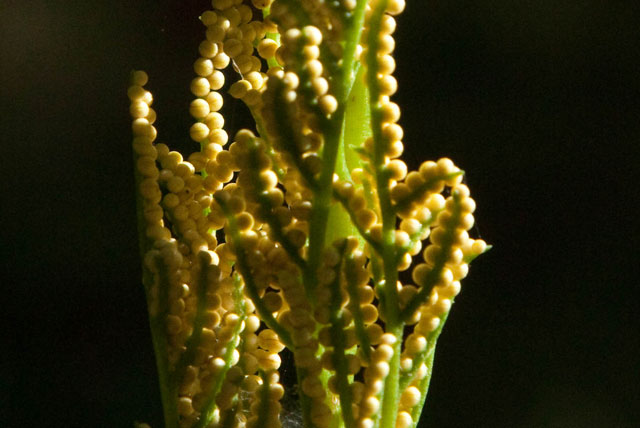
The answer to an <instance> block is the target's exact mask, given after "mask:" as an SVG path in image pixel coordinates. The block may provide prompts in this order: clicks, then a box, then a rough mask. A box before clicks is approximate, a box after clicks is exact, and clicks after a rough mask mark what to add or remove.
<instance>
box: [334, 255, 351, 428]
mask: <svg viewBox="0 0 640 428" xmlns="http://www.w3.org/2000/svg"><path fill="white" fill-rule="evenodd" d="M344 252H345V247H344V245H343V246H342V248H340V258H341V262H340V264H339V265H338V268H337V272H336V278H335V280H334V281H333V283H332V284H330V287H331V302H330V310H331V316H330V323H331V327H330V331H331V344H332V345H333V366H334V369H335V372H336V381H337V382H336V387H337V389H338V395H339V397H340V408H341V410H342V419H343V421H344V426H345V427H346V428H352V427H353V425H354V419H353V410H352V408H351V404H352V403H353V397H352V396H351V389H350V388H349V379H348V370H349V367H348V364H347V359H346V358H345V350H346V349H345V348H346V337H345V334H344V329H345V327H346V326H345V323H344V319H343V316H342V310H341V308H340V306H341V303H342V293H341V289H340V279H341V276H342V275H341V271H342V270H344V269H345V267H346V266H345V265H346V263H345V260H344Z"/></svg>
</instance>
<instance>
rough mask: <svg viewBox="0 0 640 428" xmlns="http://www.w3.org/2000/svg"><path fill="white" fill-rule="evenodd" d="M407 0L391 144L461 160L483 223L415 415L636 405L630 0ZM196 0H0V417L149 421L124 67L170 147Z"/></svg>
mask: <svg viewBox="0 0 640 428" xmlns="http://www.w3.org/2000/svg"><path fill="white" fill-rule="evenodd" d="M407 3H408V5H407V9H406V11H405V13H404V14H403V15H402V16H401V17H400V18H399V19H398V31H397V33H396V37H397V51H396V59H397V62H398V68H397V72H396V76H397V78H398V81H399V83H400V90H399V92H398V94H397V96H396V97H395V100H396V101H397V102H398V103H399V104H400V106H401V107H402V109H403V115H402V119H401V123H402V125H403V126H404V129H405V138H404V141H405V147H406V152H405V160H406V162H407V163H408V164H409V165H410V166H411V167H414V168H415V167H417V166H418V165H419V163H420V162H421V161H422V160H424V159H436V158H438V157H441V156H448V157H450V158H452V159H453V160H454V161H455V162H456V163H457V164H458V165H459V166H461V167H462V168H463V169H464V170H465V171H466V172H467V181H468V184H469V187H470V188H471V191H472V194H473V196H474V198H475V200H476V201H477V204H478V210H477V212H476V219H477V224H478V227H479V231H480V233H481V236H482V237H483V238H484V239H485V240H487V241H488V242H489V243H492V244H493V245H494V249H493V250H492V251H491V252H490V253H488V254H487V255H485V256H483V257H482V258H480V259H478V260H477V261H476V262H475V263H474V264H473V266H472V269H471V273H470V276H469V277H468V278H467V279H466V280H465V282H464V284H463V292H462V294H461V295H460V296H459V297H458V299H457V302H456V305H455V307H454V309H453V312H452V315H451V316H450V318H449V321H448V323H447V327H446V329H445V332H444V333H443V335H442V337H441V340H440V344H439V345H438V351H437V356H436V369H435V374H434V377H433V381H432V386H431V390H430V393H429V397H428V400H427V408H426V410H425V413H424V417H423V422H422V423H423V425H421V426H424V427H430V428H446V427H631V426H637V425H635V423H634V421H636V420H637V418H638V416H639V414H638V411H637V409H636V408H635V406H636V405H637V404H638V396H639V392H640V391H639V388H638V381H639V379H638V378H639V376H638V371H639V370H638V362H639V358H638V351H639V350H640V346H639V339H638V331H639V327H640V325H639V324H640V322H639V319H638V315H637V312H638V294H639V293H638V278H639V276H638V274H639V272H638V261H639V260H638V249H637V248H638V246H637V240H638V237H639V236H638V222H637V221H636V220H637V219H636V217H637V209H635V208H633V205H634V203H637V200H638V191H637V188H636V187H635V186H637V185H638V184H637V183H638V178H639V177H638V166H637V163H635V162H634V161H633V160H632V159H631V157H632V155H634V154H636V152H637V151H638V150H637V144H638V142H640V125H639V124H640V97H639V96H640V67H639V65H640V61H639V59H640V58H639V57H640V49H639V43H638V40H640V34H639V33H640V31H638V24H637V18H638V13H637V12H638V7H637V6H635V3H636V2H634V1H615V0H609V1H596V0H584V1H551V0H538V1H524V0H521V1H514V0H485V1H470V0H468V1H464V0H447V1H432V0H428V1H419V0H407ZM207 6H208V3H207V1H204V0H198V1H196V0H173V1H155V2H154V1H149V0H146V1H142V0H137V1H125V0H112V1H78V0H70V1H61V0H50V1H47V2H42V1H40V2H38V1H26V0H22V1H11V0H0V79H1V82H0V83H1V85H0V95H1V96H0V103H1V109H0V113H1V116H0V139H1V145H0V189H1V201H0V214H1V217H0V219H1V221H2V223H1V228H0V230H1V234H2V235H1V241H0V242H1V249H0V251H1V254H0V256H1V257H2V258H1V260H2V262H1V269H2V271H1V273H2V276H3V278H4V279H3V280H2V282H1V284H2V300H0V302H1V303H0V304H1V308H2V309H1V311H0V314H1V315H0V317H1V327H0V332H2V336H3V344H4V345H5V346H4V349H3V350H2V352H1V357H0V361H1V366H0V426H3V427H26V426H52V427H53V426H67V427H85V426H96V427H102V426H104V427H127V426H131V423H132V421H134V420H141V421H147V422H151V423H152V426H153V427H154V428H157V427H160V426H161V425H160V424H161V422H160V420H161V409H160V405H159V393H158V390H157V380H156V377H155V367H154V360H153V354H152V349H151V342H150V338H149V331H148V326H147V318H146V312H145V311H146V309H145V301H144V294H143V290H142V286H141V284H140V267H139V261H138V253H137V242H136V238H137V235H136V230H135V228H136V222H135V204H134V195H133V179H132V165H131V153H130V119H129V117H128V100H127V98H126V85H127V79H128V73H129V71H130V70H131V69H133V68H138V69H145V70H147V71H148V72H149V74H150V77H151V81H150V84H149V88H150V89H151V90H152V91H153V92H154V96H155V100H156V101H155V104H154V107H155V109H156V110H157V112H158V117H159V119H158V122H157V127H158V129H159V133H160V140H161V141H167V142H169V144H170V145H171V146H172V147H174V148H180V149H181V150H183V151H184V150H193V149H194V148H195V147H194V146H193V145H192V144H191V143H190V142H189V138H188V126H189V124H190V118H189V116H188V112H187V106H188V102H189V101H190V94H189V90H188V88H189V81H190V79H191V77H192V71H191V64H192V63H193V60H194V59H195V58H196V55H197V45H198V43H199V41H200V40H201V39H202V38H203V35H204V32H203V27H202V26H201V25H200V23H199V21H198V20H197V16H198V14H199V13H201V12H202V11H203V10H205V9H206V8H207ZM235 109H236V110H237V116H238V117H239V115H240V112H241V110H242V107H240V106H236V107H235ZM228 121H232V120H231V119H228ZM231 125H233V126H237V123H236V124H235V125H234V124H233V123H231Z"/></svg>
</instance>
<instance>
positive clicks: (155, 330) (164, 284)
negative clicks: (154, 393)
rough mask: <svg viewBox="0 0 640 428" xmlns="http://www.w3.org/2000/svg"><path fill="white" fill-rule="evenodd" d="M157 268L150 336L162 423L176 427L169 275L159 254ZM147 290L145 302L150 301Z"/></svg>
mask: <svg viewBox="0 0 640 428" xmlns="http://www.w3.org/2000/svg"><path fill="white" fill-rule="evenodd" d="M155 262H156V268H157V270H158V279H159V283H158V287H159V290H158V291H159V292H158V300H159V301H158V312H157V314H156V315H155V316H151V314H149V321H150V323H151V337H152V339H153V347H154V351H155V354H156V365H157V366H158V378H159V381H160V395H161V397H162V409H163V411H164V423H165V427H166V428H177V426H178V421H179V418H178V390H177V385H176V384H175V383H174V382H172V379H171V373H170V368H169V357H168V353H167V348H168V343H167V333H166V330H167V329H166V319H167V314H168V312H169V287H170V283H169V275H168V272H167V269H166V266H165V265H164V263H163V262H162V259H161V257H160V256H158V257H157V258H156V260H155ZM150 301H151V300H150V296H149V293H148V292H147V302H150Z"/></svg>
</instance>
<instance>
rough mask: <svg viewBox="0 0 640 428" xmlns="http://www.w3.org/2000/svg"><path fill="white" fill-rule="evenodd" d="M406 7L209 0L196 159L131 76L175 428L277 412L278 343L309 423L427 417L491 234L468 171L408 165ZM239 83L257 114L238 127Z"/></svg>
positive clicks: (252, 421)
mask: <svg viewBox="0 0 640 428" xmlns="http://www.w3.org/2000/svg"><path fill="white" fill-rule="evenodd" d="M403 9H404V0H386V1H385V0H369V1H367V0H340V1H338V0H334V1H329V0H275V1H272V0H251V1H248V0H244V1H243V0H213V1H212V10H209V11H207V12H205V13H203V14H202V16H201V17H200V19H201V21H202V23H203V24H204V25H205V27H206V39H205V40H204V41H202V43H201V44H200V46H199V49H198V51H199V54H200V57H199V58H198V59H197V60H196V61H195V64H194V70H195V74H196V77H195V78H194V79H193V80H192V81H191V92H192V93H193V95H194V96H195V99H194V100H193V101H192V102H191V104H190V106H189V111H190V113H191V115H192V116H193V118H194V121H195V123H194V124H193V126H192V127H191V129H190V136H191V138H192V139H193V140H194V141H195V142H196V143H197V144H198V145H199V150H197V151H195V152H194V153H192V154H190V155H189V156H188V157H187V158H184V157H183V156H182V155H181V154H180V153H178V152H175V151H170V149H169V147H168V146H167V145H165V144H162V143H156V142H155V140H156V130H155V128H154V126H153V123H154V120H155V112H154V111H153V109H151V107H150V106H151V103H152V96H151V94H150V93H149V92H148V91H147V90H145V89H144V88H143V87H144V85H145V84H146V83H147V75H146V74H145V73H144V72H142V71H135V72H133V73H132V75H131V85H130V87H129V90H128V95H129V98H130V100H131V108H130V112H131V115H132V117H133V134H134V139H133V149H134V159H135V167H136V186H137V192H138V196H139V198H138V201H139V204H138V213H139V216H138V217H139V230H140V246H141V253H142V258H143V261H144V263H143V265H144V270H143V272H144V273H143V282H144V286H145V290H146V294H147V301H148V307H149V317H150V322H151V331H152V335H153V342H154V346H155V352H156V359H157V366H158V372H159V378H160V388H161V395H162V401H163V407H164V417H165V424H166V427H168V428H173V427H236V426H237V427H244V426H246V427H265V428H269V427H278V426H281V424H282V421H281V413H282V411H281V404H280V400H281V399H282V398H283V396H284V395H285V388H284V387H283V385H282V384H281V383H280V378H279V372H278V370H279V368H280V365H281V357H280V354H281V353H282V352H291V353H292V355H293V361H294V362H295V370H296V375H297V384H296V385H295V386H294V387H291V388H290V389H292V391H287V394H288V395H290V396H297V397H298V399H299V408H300V413H301V415H302V423H303V425H304V427H316V428H324V427H345V428H353V427H358V428H371V427H381V428H390V427H399V428H406V427H415V426H416V424H417V422H418V420H419V417H420V413H421V410H422V407H423V404H424V400H425V396H426V393H427V389H428V386H429V380H430V378H431V368H432V365H433V358H434V349H435V345H436V340H437V338H438V336H439V334H440V331H441V329H442V326H443V324H444V322H445V320H446V318H447V315H448V313H449V310H450V309H451V305H452V303H453V299H454V298H455V296H456V295H457V294H458V293H459V292H460V280H462V279H463V278H464V277H465V276H466V275H467V272H468V266H469V262H470V261H471V260H472V259H473V258H475V257H476V256H477V255H479V254H481V253H483V252H484V251H485V250H486V247H487V246H486V244H485V243H484V241H482V240H475V239H472V238H470V237H469V234H468V233H467V231H468V230H469V229H471V227H472V226H473V223H474V218H473V215H472V213H473V211H474V209H475V203H474V201H473V200H472V199H471V198H470V197H469V189H468V188H467V187H466V186H465V185H464V184H462V177H463V171H461V170H460V169H459V168H457V167H456V166H455V165H454V164H453V163H452V162H451V161H450V160H449V159H440V160H438V161H437V162H431V161H427V162H424V163H423V164H422V165H421V166H420V168H419V169H418V170H417V171H411V172H408V171H407V166H406V165H405V163H403V162H402V161H401V160H400V159H399V157H400V155H401V154H402V151H403V143H402V138H403V131H402V128H401V127H400V126H399V125H398V124H397V121H398V119H399V117H400V109H399V107H398V106H397V105H396V104H395V103H393V102H392V101H391V100H390V97H391V96H392V95H393V94H394V93H395V91H396V88H397V83H396V80H395V79H394V77H393V75H392V73H393V71H394V68H395V63H394V59H393V57H392V56H391V53H392V52H393V50H394V39H393V37H392V33H393V32H394V29H395V25H396V21H395V20H394V18H393V16H395V15H397V14H399V13H400V12H402V10H403ZM221 91H223V93H224V94H225V95H224V96H223V95H222V94H221ZM228 96H230V97H233V98H236V99H239V100H242V102H244V104H246V106H247V107H248V109H249V110H250V112H251V114H252V116H253V118H254V119H255V129H253V130H248V129H242V130H240V131H239V132H237V133H236V135H235V136H233V137H232V138H230V137H229V136H228V134H227V132H225V130H224V117H223V116H222V115H221V114H220V110H221V108H222V105H223V99H224V98H225V97H228ZM404 271H407V272H410V274H407V275H406V280H405V281H400V278H399V272H404ZM403 278H405V276H404V275H403ZM409 278H411V279H409ZM285 348H286V350H285ZM288 389H289V388H288Z"/></svg>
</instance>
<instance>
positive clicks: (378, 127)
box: [366, 0, 404, 428]
mask: <svg viewBox="0 0 640 428" xmlns="http://www.w3.org/2000/svg"><path fill="white" fill-rule="evenodd" d="M387 2H388V1H387V0H380V2H379V3H378V4H377V5H376V6H377V7H376V8H375V9H374V10H373V12H372V14H371V17H370V22H369V34H368V40H367V44H368V54H367V57H366V64H367V69H368V70H367V82H368V85H369V92H370V94H371V99H370V103H369V104H370V108H371V128H372V131H373V147H374V153H373V167H374V170H375V177H376V187H377V191H378V201H379V204H380V212H381V214H382V250H383V251H382V260H383V265H384V266H383V269H384V278H385V279H384V287H383V289H382V292H383V294H384V299H383V300H382V299H381V300H382V301H381V303H382V305H381V306H382V307H381V309H382V313H383V315H384V317H385V319H386V327H387V328H386V329H387V331H388V332H390V333H392V334H393V335H394V336H395V337H396V343H395V344H394V346H393V348H394V353H393V357H392V358H391V361H389V375H388V376H387V378H386V380H385V382H384V390H383V392H382V410H381V418H380V421H379V422H380V425H379V426H381V427H384V428H386V427H392V426H394V425H395V420H396V415H397V413H398V397H399V389H398V386H399V385H398V383H399V379H400V352H401V345H402V333H403V327H404V323H403V322H402V320H401V319H400V318H399V316H398V313H399V308H400V307H399V303H398V290H397V288H396V283H397V280H398V271H397V265H396V252H397V251H396V248H395V223H396V215H395V212H394V210H393V207H392V205H391V197H390V195H389V176H388V173H387V171H386V169H385V167H384V156H385V141H384V139H383V137H382V112H381V108H380V102H379V98H380V87H379V85H378V80H377V74H378V63H377V52H378V46H379V39H378V35H379V30H380V23H381V19H382V15H383V14H384V11H385V9H386V6H387Z"/></svg>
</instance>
